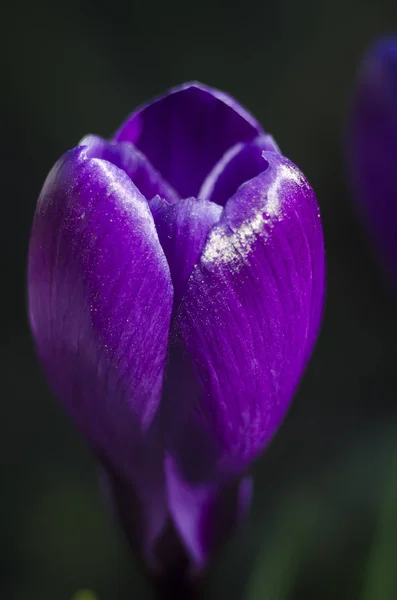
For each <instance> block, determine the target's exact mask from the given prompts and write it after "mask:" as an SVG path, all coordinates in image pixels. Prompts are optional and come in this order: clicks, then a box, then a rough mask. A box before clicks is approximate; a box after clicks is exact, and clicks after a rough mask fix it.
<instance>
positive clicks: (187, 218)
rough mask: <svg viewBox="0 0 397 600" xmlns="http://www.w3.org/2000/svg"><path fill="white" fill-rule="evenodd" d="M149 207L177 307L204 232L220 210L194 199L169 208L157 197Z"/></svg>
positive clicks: (203, 237) (218, 214) (205, 232)
mask: <svg viewBox="0 0 397 600" xmlns="http://www.w3.org/2000/svg"><path fill="white" fill-rule="evenodd" d="M149 206H150V210H151V211H152V215H153V218H154V222H155V224H156V229H157V234H158V236H159V240H160V244H161V246H162V248H163V251H164V254H165V256H166V258H167V261H168V265H169V268H170V271H171V278H172V283H173V286H174V304H175V305H176V306H177V305H178V304H179V302H180V300H181V298H182V295H183V292H184V290H185V287H186V282H187V280H188V278H189V277H190V275H191V273H192V271H193V267H194V266H195V264H196V263H197V261H198V259H199V258H200V254H201V251H202V249H203V247H204V244H205V242H206V240H207V235H208V232H209V230H210V229H211V227H212V226H213V225H214V224H215V223H216V222H217V221H219V218H220V216H221V213H222V208H221V207H220V206H218V205H217V204H214V203H213V202H208V201H207V200H197V199H196V198H187V199H185V200H179V201H178V202H177V203H175V204H169V203H168V202H167V201H165V200H163V199H162V198H159V197H158V196H157V197H156V198H154V199H153V200H152V201H151V202H150V203H149Z"/></svg>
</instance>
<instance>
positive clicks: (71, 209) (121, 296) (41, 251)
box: [28, 147, 173, 479]
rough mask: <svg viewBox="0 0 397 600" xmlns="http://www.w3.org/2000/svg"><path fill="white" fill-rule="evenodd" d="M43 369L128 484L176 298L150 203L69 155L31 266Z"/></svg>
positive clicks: (113, 176) (155, 398)
mask: <svg viewBox="0 0 397 600" xmlns="http://www.w3.org/2000/svg"><path fill="white" fill-rule="evenodd" d="M28 276H29V281H28V288H29V311H30V321H31V326H32V331H33V334H34V338H35V342H36V345H37V349H38V354H39V357H40V359H41V363H42V366H43V369H44V372H45V373H46V375H47V377H48V379H49V381H50V384H51V386H52V389H53V391H54V393H55V395H56V396H57V397H58V398H59V399H60V400H61V401H62V402H63V404H64V405H65V407H66V408H67V410H68V411H69V412H70V413H71V415H72V417H73V419H74V421H75V422H76V424H77V425H78V427H79V428H80V430H81V431H82V433H83V434H84V436H85V437H86V438H87V439H88V441H89V443H90V445H91V446H92V447H93V449H94V450H95V451H96V452H97V453H98V454H100V455H105V456H106V459H107V460H108V461H109V462H111V463H112V465H113V466H114V467H115V468H116V469H117V470H119V471H120V473H121V474H122V475H123V476H124V477H126V478H127V479H128V478H130V477H131V478H134V477H135V474H136V473H135V466H134V465H136V463H137V461H139V456H137V455H136V452H135V449H136V445H137V444H140V443H142V439H143V438H144V436H145V432H146V431H147V430H148V428H149V426H150V425H151V423H152V421H153V418H154V416H155V415H156V412H157V408H158V404H159V401H160V396H161V388H162V380H163V369H164V362H165V356H166V349H167V343H168V334H169V323H170V315H171V307H172V301H173V289H172V283H171V278H170V273H169V268H168V265H167V262H166V259H165V256H164V253H163V251H162V249H161V246H160V243H159V240H158V237H157V233H156V230H155V226H154V222H153V218H152V215H151V213H150V210H149V207H148V205H147V202H146V200H145V199H144V198H143V196H142V195H141V194H140V192H139V191H138V189H137V188H136V187H135V186H134V184H133V183H132V182H131V180H130V179H129V178H128V176H127V175H126V174H125V173H124V171H122V170H120V169H119V168H117V167H116V166H114V165H113V164H111V163H110V162H107V161H105V160H100V159H97V158H89V157H88V156H87V150H86V148H84V147H77V148H75V149H74V150H71V151H70V152H68V153H66V154H65V155H64V156H63V157H62V158H61V159H60V160H59V161H58V162H57V164H56V165H55V166H54V168H53V169H52V171H51V172H50V174H49V176H48V177H47V180H46V182H45V184H44V187H43V190H42V192H41V195H40V198H39V201H38V205H37V210H36V215H35V219H34V223H33V229H32V236H31V242H30V256H29V275H28Z"/></svg>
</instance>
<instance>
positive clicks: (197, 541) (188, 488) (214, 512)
mask: <svg viewBox="0 0 397 600" xmlns="http://www.w3.org/2000/svg"><path fill="white" fill-rule="evenodd" d="M166 475H167V487H168V502H169V509H170V512H171V515H172V518H173V522H174V524H175V527H176V529H177V531H178V533H179V535H180V537H181V539H182V540H183V542H184V544H185V547H186V548H187V550H188V552H189V555H190V558H191V562H192V567H191V568H192V570H193V571H196V572H197V571H200V570H201V569H203V567H205V565H206V564H207V563H208V561H209V559H210V558H211V557H212V556H213V555H214V553H215V552H216V551H217V550H218V549H219V548H221V547H222V545H223V544H224V543H225V542H226V541H227V540H228V539H229V538H230V537H231V535H232V534H233V533H234V532H235V530H236V528H237V527H238V525H239V524H240V522H241V521H242V520H243V519H244V518H245V517H246V515H247V513H248V510H249V508H250V506H251V500H252V489H253V482H252V478H251V477H250V476H247V477H244V478H243V479H241V480H236V481H232V482H231V483H228V484H225V485H217V484H208V485H191V484H189V482H187V481H185V480H184V479H183V476H182V475H181V473H180V471H179V469H178V466H177V464H176V463H175V461H174V460H173V459H172V457H170V456H168V457H167V458H166Z"/></svg>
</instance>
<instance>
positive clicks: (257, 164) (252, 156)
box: [198, 135, 280, 206]
mask: <svg viewBox="0 0 397 600" xmlns="http://www.w3.org/2000/svg"><path fill="white" fill-rule="evenodd" d="M263 151H267V152H277V153H278V154H280V150H279V148H278V146H277V144H276V142H275V141H274V139H273V138H272V136H271V135H260V136H258V137H257V138H255V139H254V140H253V141H252V142H249V143H248V144H236V146H234V147H233V148H231V149H230V150H229V151H228V152H226V153H225V154H224V156H222V158H221V160H220V161H219V162H218V163H217V164H216V165H215V167H214V168H213V169H212V171H211V173H209V175H208V177H207V178H206V179H205V181H204V183H203V185H202V186H201V189H200V191H199V194H198V196H199V198H207V199H208V200H211V201H212V202H216V204H220V205H221V206H224V205H225V204H226V202H227V200H228V199H229V198H231V197H232V196H233V195H234V194H235V193H236V192H237V190H238V188H239V187H240V185H242V184H243V183H245V182H246V181H249V180H250V179H253V178H254V177H256V176H257V175H259V173H262V172H263V171H265V170H266V168H267V163H266V161H264V160H263V158H262V152H263Z"/></svg>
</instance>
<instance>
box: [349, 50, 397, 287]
mask: <svg viewBox="0 0 397 600" xmlns="http://www.w3.org/2000/svg"><path fill="white" fill-rule="evenodd" d="M347 144H348V167H349V174H350V177H351V181H352V186H353V192H354V195H355V199H356V201H357V205H358V208H359V211H360V212H361V214H362V216H363V220H364V223H365V224H366V226H367V230H368V232H369V235H370V237H371V239H372V242H373V245H374V247H375V250H376V251H377V253H378V255H379V258H380V261H381V263H382V264H383V265H384V267H385V269H386V270H387V272H388V273H389V275H390V276H391V278H392V280H393V281H394V283H395V284H397V178H396V174H395V173H396V166H397V38H385V39H381V40H379V41H377V42H376V43H375V44H374V45H373V46H372V47H371V48H370V50H369V51H368V53H367V54H366V56H365V57H364V59H363V61H362V64H361V66H360V69H359V72H358V76H357V81H356V86H355V89H354V94H353V98H352V102H351V108H350V113H349V119H348V129H347Z"/></svg>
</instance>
